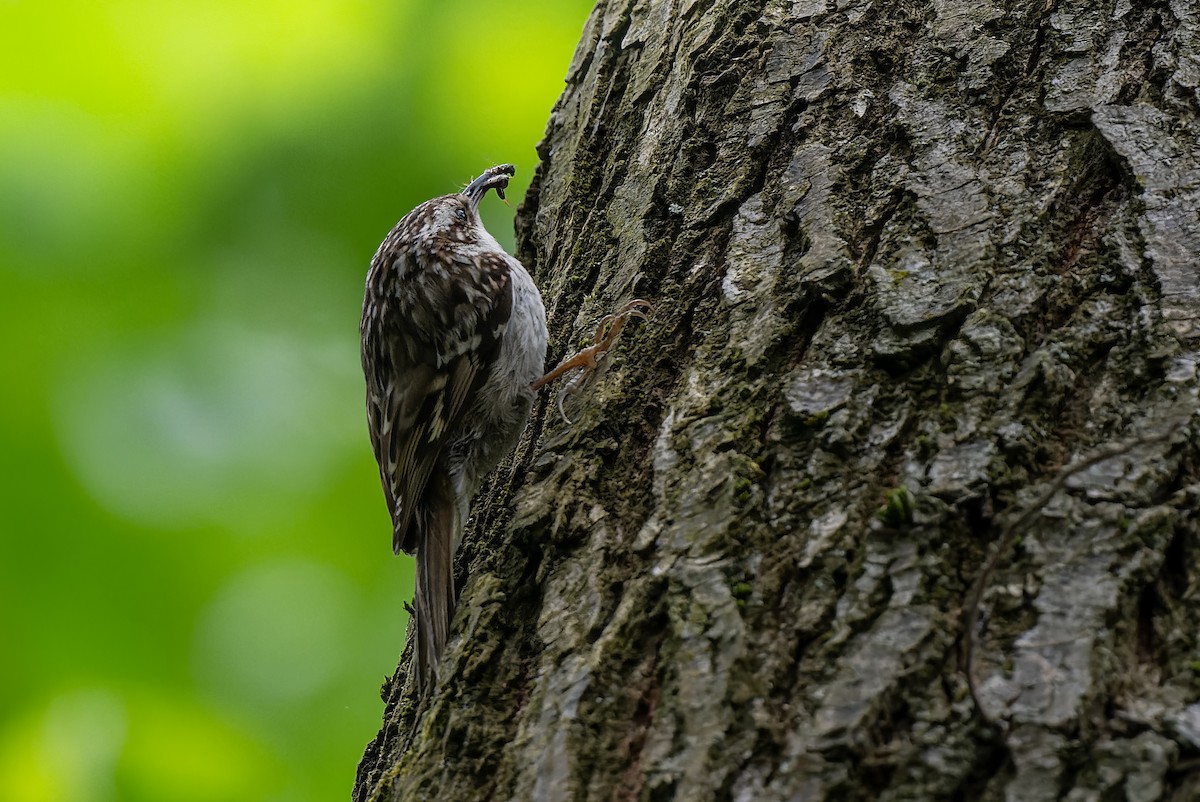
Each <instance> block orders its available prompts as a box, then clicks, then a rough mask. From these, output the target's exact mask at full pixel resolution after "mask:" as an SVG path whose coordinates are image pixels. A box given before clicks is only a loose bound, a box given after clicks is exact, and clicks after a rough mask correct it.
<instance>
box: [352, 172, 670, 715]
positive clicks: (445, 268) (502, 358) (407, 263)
mask: <svg viewBox="0 0 1200 802" xmlns="http://www.w3.org/2000/svg"><path fill="white" fill-rule="evenodd" d="M515 172H516V169H515V168H514V167H513V165H511V164H500V165H496V166H494V167H491V168H489V169H487V170H485V171H484V172H483V173H482V174H481V175H480V176H479V177H478V178H476V179H475V180H473V181H471V182H470V184H468V185H467V187H466V188H465V189H463V190H462V191H461V192H458V193H454V194H449V195H443V196H440V197H436V198H433V199H431V200H428V201H425V202H424V203H422V204H420V205H418V206H417V207H416V208H414V209H413V210H412V211H410V212H409V213H408V214H406V215H404V217H403V218H401V219H400V221H399V222H398V223H397V224H396V225H395V226H394V227H393V228H392V229H391V231H390V232H389V233H388V234H387V236H386V237H385V238H384V239H383V242H382V243H381V244H380V245H379V248H378V250H377V251H376V252H375V255H374V257H372V259H371V264H370V267H369V269H368V271H367V278H366V286H365V291H364V295H363V308H362V318H361V321H360V324H359V333H360V335H361V344H362V368H363V374H364V377H365V379H366V408H367V424H368V429H369V432H370V439H371V446H372V450H373V452H374V455H375V460H376V462H377V463H378V465H379V475H380V480H381V483H382V485H383V494H384V498H385V500H386V502H387V506H388V511H389V513H390V515H391V519H392V550H393V552H394V553H396V554H399V553H400V552H404V553H406V554H412V555H414V556H415V558H416V589H415V591H414V594H413V608H414V610H413V613H414V617H415V627H416V638H415V639H416V650H415V656H414V664H415V671H414V672H413V674H414V675H415V678H416V687H417V690H418V693H419V694H423V693H425V692H426V691H427V690H428V689H430V688H431V687H432V685H433V682H434V678H435V676H436V669H437V665H438V661H439V660H440V657H441V654H442V652H443V651H444V649H445V646H446V642H447V639H448V637H449V631H450V623H451V621H452V619H453V617H454V609H455V607H456V606H457V603H458V599H457V589H456V586H455V582H454V569H453V566H454V555H455V553H456V552H457V551H458V547H459V544H460V542H461V540H462V535H463V529H464V526H465V523H466V520H467V518H468V515H469V513H470V506H471V501H472V499H473V498H474V496H475V494H476V493H477V492H478V490H479V487H480V484H481V483H482V481H483V480H484V478H485V477H486V476H487V474H488V473H489V472H490V471H491V470H492V469H493V468H495V467H496V465H497V464H498V463H499V462H500V460H502V459H503V458H504V457H505V456H506V455H507V454H508V453H509V452H511V451H512V449H513V448H514V447H515V446H516V444H517V441H518V440H519V439H520V436H521V433H522V431H523V430H524V428H525V424H526V422H527V420H528V418H529V414H530V410H531V409H532V406H533V402H534V400H535V397H536V393H537V392H538V391H539V390H540V389H541V388H542V387H544V386H546V385H547V384H549V383H550V382H551V381H553V380H554V379H557V378H558V377H560V376H563V375H565V374H567V373H570V372H571V371H573V370H575V369H577V368H578V369H581V372H582V374H589V373H591V372H592V371H593V370H594V369H595V367H596V364H597V362H598V360H599V359H600V358H601V357H602V356H603V355H604V354H605V353H606V352H607V351H608V350H609V348H611V347H612V345H613V343H614V342H615V341H616V338H617V337H618V336H619V335H620V333H621V328H622V327H623V326H624V324H625V323H626V321H627V320H629V319H630V318H644V317H645V316H646V311H647V310H648V309H649V308H650V304H649V303H648V302H646V301H643V300H641V299H638V300H635V301H631V302H630V303H628V304H626V305H625V306H624V307H622V308H621V309H620V310H619V311H618V312H617V313H616V314H614V315H609V316H606V317H605V318H604V319H603V320H602V321H601V324H600V326H599V327H598V328H597V332H596V337H595V340H594V343H593V345H592V346H590V347H588V348H585V349H583V350H582V351H580V352H579V353H578V354H575V355H574V356H572V357H570V358H568V359H566V360H564V361H563V362H562V363H561V364H559V365H558V366H557V367H556V368H555V369H554V370H552V371H550V372H549V373H543V370H544V368H545V360H546V349H547V342H548V334H547V328H546V311H545V306H544V304H543V302H542V296H541V293H540V292H539V291H538V289H537V286H536V285H535V284H534V282H533V278H532V277H531V276H530V274H529V271H527V270H526V269H525V267H524V266H523V265H522V264H521V262H520V261H518V260H517V259H516V258H515V257H513V256H511V255H509V254H508V253H506V252H505V251H504V249H503V248H502V247H501V246H500V244H499V243H498V242H497V241H496V239H495V238H494V237H493V236H492V235H491V234H490V233H488V231H487V229H486V228H485V227H484V225H483V222H482V220H481V219H480V215H479V204H480V201H482V200H483V198H484V197H485V196H486V195H487V193H488V191H489V190H495V192H496V194H497V195H498V196H499V197H500V198H501V200H503V199H504V190H505V188H506V187H507V186H508V182H509V179H510V178H511V177H512V176H513V175H514V174H515ZM579 384H580V382H579V380H578V378H577V379H576V380H574V381H571V382H570V383H569V384H568V386H567V387H566V388H564V390H563V393H564V394H566V393H570V394H575V393H577V392H578V388H579ZM562 400H563V395H562V394H560V396H559V410H560V413H561V411H562ZM563 417H564V418H565V417H566V416H565V415H564V416H563Z"/></svg>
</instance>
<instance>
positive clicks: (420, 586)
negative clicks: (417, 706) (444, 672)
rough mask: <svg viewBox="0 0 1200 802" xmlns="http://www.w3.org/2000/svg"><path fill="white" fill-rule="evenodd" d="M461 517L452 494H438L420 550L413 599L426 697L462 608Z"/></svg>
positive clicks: (418, 665)
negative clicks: (457, 558)
mask: <svg viewBox="0 0 1200 802" xmlns="http://www.w3.org/2000/svg"><path fill="white" fill-rule="evenodd" d="M458 519H459V516H458V510H457V507H456V505H455V503H454V501H453V499H452V497H451V496H450V495H449V494H438V496H436V497H435V498H434V499H432V503H431V504H430V505H429V508H428V510H427V514H426V519H425V523H426V526H425V532H424V537H423V538H422V541H421V544H420V545H419V546H418V547H417V554H416V558H417V588H416V593H415V594H414V597H413V607H414V608H415V613H416V619H417V653H416V657H415V663H416V666H415V668H416V677H417V690H418V692H419V693H420V694H422V695H424V694H425V693H427V692H428V691H430V690H432V689H433V685H434V678H435V677H436V676H437V665H438V661H439V660H441V658H442V652H444V651H445V649H446V641H447V639H448V638H449V636H450V622H451V620H453V618H454V608H455V606H456V605H457V604H458V593H457V590H456V588H455V586H454V552H455V551H456V550H457V548H456V547H457V546H458V540H459V538H460V537H461V535H460V533H459V532H458V527H459V520H458Z"/></svg>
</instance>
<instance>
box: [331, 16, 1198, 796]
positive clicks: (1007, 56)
mask: <svg viewBox="0 0 1200 802" xmlns="http://www.w3.org/2000/svg"><path fill="white" fill-rule="evenodd" d="M1198 43H1200V1H1198V0H1170V2H1167V0H1160V1H1159V2H1153V3H1143V4H1137V7H1135V6H1134V4H1132V3H1131V2H1130V0H1111V1H1110V2H1104V1H1103V0H1102V2H1100V3H1099V4H1097V3H1095V2H1093V0H1061V2H1056V1H1055V0H1048V2H1045V1H1044V0H1032V1H1031V2H1026V3H1001V2H995V1H994V0H971V1H970V2H964V0H934V2H932V3H929V4H922V3H915V2H904V1H903V0H902V2H899V3H895V4H881V3H872V2H867V1H864V2H856V0H847V2H841V0H839V2H837V3H834V2H832V0H828V2H819V1H818V0H792V1H791V2H768V0H711V2H695V1H693V2H688V0H676V1H672V2H667V1H666V0H659V1H656V2H649V1H648V0H601V2H600V3H599V5H598V6H597V8H596V9H595V11H594V12H593V14H592V16H591V18H590V19H589V21H588V23H587V26H586V29H585V30H584V34H583V40H582V42H581V44H580V46H579V49H578V52H577V53H576V56H575V59H574V62H573V64H572V66H571V69H570V73H569V75H568V78H567V87H566V90H565V92H564V94H563V96H562V98H561V99H560V101H559V102H558V105H557V106H556V107H555V109H554V111H553V114H552V116H551V120H550V123H549V127H548V130H547V133H546V138H545V140H544V141H543V142H542V144H541V146H540V149H539V153H540V156H541V158H542V164H541V166H540V167H539V168H538V171H537V175H536V177H535V180H534V184H533V186H532V188H531V189H530V192H529V195H528V196H527V197H526V199H525V202H524V204H523V205H522V207H521V209H520V213H519V215H518V244H519V253H518V255H519V257H520V258H521V259H522V260H523V261H524V262H525V264H526V265H528V266H530V268H531V269H532V270H533V271H534V274H535V276H536V277H537V278H538V281H539V285H540V286H541V287H542V291H543V294H544V296H545V298H546V301H547V307H548V310H549V314H550V320H551V328H552V332H553V341H552V350H554V352H555V354H554V355H555V356H558V355H562V354H565V353H567V352H568V351H569V350H572V349H573V348H574V347H576V346H579V345H581V344H586V340H587V338H588V337H589V336H590V331H591V329H592V328H593V327H594V325H595V322H596V320H597V319H598V318H599V317H600V316H601V315H602V314H603V313H605V312H607V311H610V310H611V309H612V308H614V307H616V306H618V305H619V304H620V303H621V302H623V301H625V300H628V299H630V298H633V297H642V298H647V299H650V300H651V301H653V302H654V303H655V307H656V308H655V311H654V313H653V316H652V318H651V319H650V320H649V321H647V322H646V323H644V324H642V325H640V326H631V327H630V329H628V330H627V333H626V336H624V337H623V338H622V340H621V341H620V343H619V344H618V346H617V350H616V353H614V354H613V355H612V356H611V357H610V358H609V359H607V360H606V362H605V363H604V365H605V369H604V370H603V371H602V372H601V373H600V374H599V375H598V376H596V377H595V378H594V380H593V381H592V382H591V383H590V384H589V386H588V389H587V392H586V393H585V394H584V395H583V396H582V397H580V398H578V399H569V400H568V402H567V406H568V412H569V414H571V415H572V417H573V418H575V421H574V423H573V424H571V425H568V424H566V423H564V422H562V421H561V420H560V419H559V418H558V416H557V412H556V411H555V410H554V404H553V399H544V400H543V401H542V402H541V404H540V406H539V408H538V409H537V411H536V413H535V420H534V422H533V424H532V425H531V427H530V431H529V436H528V439H527V440H526V442H525V443H524V444H523V445H522V447H521V448H520V449H519V450H518V453H517V454H516V455H515V457H514V460H513V462H512V464H511V465H510V466H509V467H508V468H506V469H503V470H502V471H500V472H499V473H498V475H497V476H496V477H494V478H493V481H492V482H491V484H490V485H489V487H488V489H487V491H486V493H485V494H484V496H482V497H481V498H480V499H477V501H476V505H475V516H474V520H473V524H472V528H471V531H470V534H469V536H468V539H467V542H466V544H465V546H464V549H463V552H462V553H461V554H460V559H459V572H460V577H462V578H463V581H464V585H463V596H462V600H461V602H460V607H459V611H458V614H457V616H456V618H455V623H454V628H453V635H452V642H451V644H450V646H449V648H448V651H447V654H446V657H445V660H444V664H443V665H442V666H441V670H440V681H439V685H438V687H437V689H436V691H435V693H434V694H433V695H432V696H431V697H430V698H429V699H428V700H426V701H425V702H424V703H419V702H418V700H416V699H414V698H413V697H412V696H411V695H410V691H409V690H408V689H407V686H406V684H405V680H406V677H405V672H406V671H407V666H408V662H407V656H406V657H405V659H404V660H402V662H401V665H400V668H399V669H398V671H397V674H396V676H395V677H393V678H392V680H391V681H390V682H389V683H388V684H387V685H386V686H385V688H384V698H385V700H386V701H387V710H386V713H385V719H384V726H383V729H382V730H381V731H380V733H379V735H378V737H377V738H376V740H375V741H374V742H373V743H372V744H371V745H370V746H369V747H368V749H367V753H366V755H365V756H364V758H363V762H362V764H361V766H360V768H359V782H358V785H357V787H356V792H355V799H357V800H368V799H369V800H400V799H442V800H456V801H457V800H474V799H479V800H509V799H511V800H614V799H615V800H635V799H636V800H667V799H679V800H739V801H740V800H768V801H770V800H780V801H782V800H876V799H879V800H901V799H911V800H1001V799H1005V800H1013V801H1014V802H1015V801H1016V800H1021V801H1022V802H1027V801H1029V800H1052V799H1063V800H1071V801H1072V802H1083V801H1084V800H1100V799H1103V800H1118V799H1131V800H1132V799H1136V800H1158V799H1161V800H1176V801H1177V802H1182V801H1183V800H1192V799H1198V798H1200V703H1198V699H1200V639H1198V632H1197V631H1198V628H1200V625H1198V623H1197V622H1200V542H1198V540H1197V533H1198V529H1200V527H1198V524H1197V509H1198V507H1200V462H1198V456H1200V455H1198V454H1197V445H1196V444H1197V440H1196V434H1197V425H1196V419H1195V412H1196V407H1197V388H1198V386H1200V380H1198V375H1197V360H1198V354H1200V257H1198V254H1200V146H1198V145H1197V143H1198V142H1200V123H1198V119H1197V117H1198V111H1200V92H1198V91H1197V87H1198V85H1200V47H1198Z"/></svg>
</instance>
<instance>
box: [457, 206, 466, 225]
mask: <svg viewBox="0 0 1200 802" xmlns="http://www.w3.org/2000/svg"><path fill="white" fill-rule="evenodd" d="M454 216H455V217H457V218H458V219H459V220H461V221H462V222H464V223H465V222H467V210H466V209H455V210H454Z"/></svg>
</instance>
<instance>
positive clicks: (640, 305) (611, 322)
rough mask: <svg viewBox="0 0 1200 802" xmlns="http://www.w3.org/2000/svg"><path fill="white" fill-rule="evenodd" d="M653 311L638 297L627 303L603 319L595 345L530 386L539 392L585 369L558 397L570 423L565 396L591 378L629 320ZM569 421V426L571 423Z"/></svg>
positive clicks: (574, 391) (593, 340)
mask: <svg viewBox="0 0 1200 802" xmlns="http://www.w3.org/2000/svg"><path fill="white" fill-rule="evenodd" d="M652 308H653V307H652V306H651V305H650V302H649V301H643V300H641V299H640V298H639V299H638V300H635V301H630V302H629V303H627V304H625V305H624V306H622V307H621V308H620V309H618V310H617V311H616V312H614V313H613V314H611V315H605V316H604V318H603V319H601V321H600V325H598V326H596V334H595V336H594V337H593V338H592V345H589V346H588V347H587V348H584V349H583V350H582V351H580V352H579V353H577V354H575V355H574V356H571V357H568V358H567V359H564V360H563V361H562V362H560V363H559V364H558V367H556V368H555V369H554V370H552V371H550V372H549V373H547V374H546V375H545V376H543V377H542V378H540V379H538V380H537V381H535V382H533V383H532V384H530V385H529V386H530V387H531V388H532V389H533V391H534V392H537V391H538V390H541V389H542V388H543V387H545V386H546V385H547V384H549V383H550V382H552V381H554V380H555V379H558V378H561V377H562V376H563V375H564V374H566V373H568V372H570V371H572V370H575V369H577V368H580V369H582V370H583V373H581V374H580V375H579V376H577V377H576V378H574V379H572V380H571V381H570V382H568V383H567V384H566V385H565V386H564V387H563V389H562V390H561V391H559V394H558V413H559V414H560V415H562V416H563V420H567V416H566V415H565V414H563V408H562V404H563V397H564V396H566V395H575V394H576V393H578V392H579V388H580V387H582V386H583V380H584V379H586V378H587V377H588V376H589V375H591V373H592V371H594V370H595V369H596V365H597V364H599V362H600V358H601V357H603V356H604V355H605V354H606V353H608V351H609V349H610V348H612V347H613V345H614V344H615V343H616V341H617V338H619V337H620V336H621V330H622V329H623V328H625V324H626V323H627V322H628V321H629V319H630V318H634V317H636V318H639V319H641V320H645V319H646V313H647V312H649V311H650V310H651V309H652ZM567 422H568V423H569V422H570V421H567Z"/></svg>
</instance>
